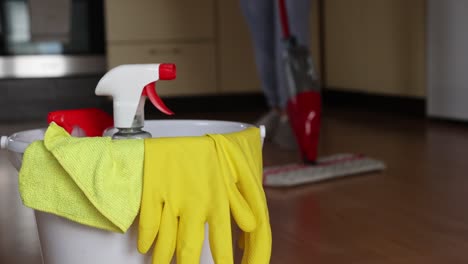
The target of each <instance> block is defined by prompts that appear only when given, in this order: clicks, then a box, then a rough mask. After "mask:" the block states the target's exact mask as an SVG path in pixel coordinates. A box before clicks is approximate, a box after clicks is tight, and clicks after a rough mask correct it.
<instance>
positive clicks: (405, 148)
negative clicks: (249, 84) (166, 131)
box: [0, 109, 468, 264]
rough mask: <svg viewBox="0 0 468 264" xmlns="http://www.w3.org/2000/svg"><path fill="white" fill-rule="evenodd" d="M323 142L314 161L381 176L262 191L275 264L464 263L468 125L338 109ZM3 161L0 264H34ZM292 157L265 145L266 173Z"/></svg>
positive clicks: (27, 218)
mask: <svg viewBox="0 0 468 264" xmlns="http://www.w3.org/2000/svg"><path fill="white" fill-rule="evenodd" d="M193 117H195V118H203V117H204V118H206V116H204V115H194V116H193ZM256 117H258V114H251V113H247V114H245V113H244V114H243V113H232V114H225V115H213V117H212V116H210V117H208V118H217V119H230V120H241V121H252V120H254V119H255V118H256ZM25 126H31V127H34V126H37V124H26V125H23V127H21V129H23V128H24V127H25ZM14 130H20V128H18V127H16V125H0V134H8V133H10V132H11V131H14ZM322 135H323V136H322V141H321V146H320V153H321V155H327V154H333V153H342V152H359V153H364V154H367V155H370V156H372V157H375V158H378V159H382V160H384V161H385V162H386V164H387V166H388V169H387V170H386V171H384V172H381V173H373V174H367V175H361V176H355V177H352V178H345V179H340V180H336V181H330V182H324V183H321V184H313V185H310V186H304V187H298V188H291V189H267V196H268V202H269V207H270V216H271V224H272V229H273V255H272V261H271V263H272V264H285V263H294V264H301V263H320V264H331V263H337V264H338V263H340V264H341V263H347V264H349V263H356V264H358V263H359V264H362V263H369V264H370V263H380V264H390V263H424V264H431V263H468V203H467V202H466V201H468V125H467V124H454V123H447V122H436V121H427V120H424V119H419V118H409V117H406V118H405V117H404V116H401V115H399V116H394V115H391V114H388V113H387V114H383V113H380V114H379V113H369V112H364V111H357V110H349V109H342V110H334V111H332V112H330V111H328V112H327V113H326V116H325V117H324V125H323V132H322ZM5 156H6V155H5V153H1V154H0V263H30V264H36V263H40V249H39V242H38V238H37V234H36V227H35V223H34V218H33V215H32V212H31V211H30V210H29V209H27V208H24V207H23V206H22V205H21V202H20V200H19V197H18V191H17V182H16V174H15V171H14V169H13V168H12V167H11V166H9V165H8V164H7V161H6V158H5ZM297 159H298V156H297V154H296V153H295V152H288V151H280V150H278V149H277V148H275V147H274V146H272V145H270V144H267V145H266V146H265V153H264V160H265V164H267V165H273V164H283V163H287V162H291V161H295V160H297Z"/></svg>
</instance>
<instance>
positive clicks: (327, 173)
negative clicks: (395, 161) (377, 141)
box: [263, 154, 385, 187]
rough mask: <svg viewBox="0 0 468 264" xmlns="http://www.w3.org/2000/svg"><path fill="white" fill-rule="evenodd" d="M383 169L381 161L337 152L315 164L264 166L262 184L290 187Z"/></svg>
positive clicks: (383, 165)
mask: <svg viewBox="0 0 468 264" xmlns="http://www.w3.org/2000/svg"><path fill="white" fill-rule="evenodd" d="M384 169H385V164H384V163H383V162H382V161H379V160H375V159H372V158H369V157H366V156H364V155H359V154H337V155H333V156H328V157H324V158H320V159H318V160H317V164H315V165H305V164H288V165H282V166H272V167H266V168H265V169H264V170H263V179H264V186H267V187H291V186H297V185H303V184H308V183H313V182H319V181H324V180H330V179H336V178H339V177H345V176H351V175H356V174H360V173H366V172H372V171H380V170H384Z"/></svg>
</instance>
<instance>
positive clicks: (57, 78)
mask: <svg viewBox="0 0 468 264" xmlns="http://www.w3.org/2000/svg"><path fill="white" fill-rule="evenodd" d="M252 1H253V0H252ZM46 2H49V1H44V0H29V1H28V0H0V132H1V134H5V135H9V134H11V133H13V132H15V131H20V130H23V129H27V128H34V127H38V126H45V125H46V123H45V121H46V116H47V113H48V112H50V111H54V110H58V109H74V108H83V107H99V108H103V109H106V110H108V111H111V110H112V107H111V101H109V100H108V99H106V98H101V97H97V96H95V94H94V89H95V87H96V84H97V82H98V81H99V79H100V78H101V76H102V75H103V74H104V73H105V72H106V71H108V70H109V69H111V68H113V67H115V66H117V65H120V64H129V63H155V62H173V63H175V64H176V65H177V79H176V80H174V81H170V82H163V81H162V82H158V83H157V87H156V88H157V91H158V93H159V95H160V96H161V97H162V98H163V99H164V101H165V102H166V104H167V105H168V106H169V108H171V109H172V110H174V111H175V112H176V116H175V117H174V118H202V119H211V118H212V119H223V120H239V121H246V122H254V121H255V120H256V119H257V118H258V117H259V116H260V115H261V114H262V113H264V112H266V111H267V110H268V106H267V104H266V102H265V99H264V96H263V93H262V91H261V87H260V86H261V85H260V80H259V76H258V73H257V70H256V66H255V59H254V52H253V48H252V39H251V37H250V34H249V29H248V26H247V24H246V22H245V19H244V17H243V15H242V12H241V9H240V5H239V1H238V0H197V1H193V0H177V1H174V0H132V1H128V0H72V1H70V2H68V4H67V1H57V0H56V1H52V0H50V2H53V3H54V4H51V5H48V4H46ZM467 14H468V1H467V0H316V1H312V6H311V19H310V24H311V40H312V41H311V46H310V47H309V48H310V51H311V53H312V56H313V59H314V62H315V65H316V67H317V69H318V73H319V76H320V79H321V82H322V84H323V88H324V90H323V92H322V94H323V100H324V118H323V124H322V127H321V138H320V148H319V155H327V154H331V153H340V152H353V153H365V154H368V155H371V156H373V157H376V158H379V159H381V160H383V161H384V162H385V163H386V165H387V169H386V170H385V171H384V172H379V173H373V174H370V175H366V176H362V177H356V178H349V179H346V180H339V181H332V182H326V183H321V184H313V185H309V186H302V187H298V188H294V189H286V190H274V189H273V190H272V189H268V190H267V198H268V202H269V206H270V217H271V221H272V228H273V234H274V241H273V257H272V262H271V263H287V262H290V263H443V262H448V263H467V261H468V260H467V256H466V248H467V246H468V240H467V237H468V236H467V235H468V233H467V231H466V230H468V210H467V208H466V206H465V205H464V203H463V201H464V200H465V199H466V193H468V192H467V191H468V190H467V188H466V186H468V180H467V179H466V175H467V171H468V165H467V163H466V157H468V140H467V138H468V137H467V135H468V125H467V123H466V122H467V121H468V103H467V101H468V86H467V83H468V74H466V69H468V52H467V47H468V33H467V31H466V25H468V15H467ZM146 106H147V107H146V108H147V112H146V113H147V118H149V119H151V118H152V119H159V118H167V117H165V116H163V115H162V114H160V113H159V112H158V111H157V110H155V109H153V107H151V105H150V104H147V105H146ZM171 118H172V117H171ZM0 155H2V156H1V159H0V164H1V168H2V169H1V170H0V195H2V197H0V263H40V250H39V244H38V239H37V235H36V233H35V232H36V227H35V222H34V217H33V214H32V212H31V211H30V210H29V209H27V208H25V207H24V206H22V204H21V201H20V200H19V197H18V193H17V179H16V177H14V176H12V175H15V173H16V172H15V171H14V169H13V168H11V166H9V164H8V163H7V160H6V157H5V155H4V154H1V153H0ZM298 159H299V155H298V153H297V152H296V151H287V150H281V149H278V148H277V147H275V146H273V145H271V144H269V143H266V145H265V146H264V162H265V165H277V164H284V163H288V162H292V161H297V160H298ZM285 212H286V213H285ZM18 219H20V220H18ZM316 260H317V261H316Z"/></svg>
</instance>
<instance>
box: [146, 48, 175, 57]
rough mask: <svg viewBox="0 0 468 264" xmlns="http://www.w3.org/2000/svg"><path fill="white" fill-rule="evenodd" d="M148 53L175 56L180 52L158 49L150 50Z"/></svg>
mask: <svg viewBox="0 0 468 264" xmlns="http://www.w3.org/2000/svg"><path fill="white" fill-rule="evenodd" d="M148 53H149V54H150V55H167V54H169V55H177V54H180V53H181V50H180V49H179V48H170V49H158V48H152V49H149V50H148Z"/></svg>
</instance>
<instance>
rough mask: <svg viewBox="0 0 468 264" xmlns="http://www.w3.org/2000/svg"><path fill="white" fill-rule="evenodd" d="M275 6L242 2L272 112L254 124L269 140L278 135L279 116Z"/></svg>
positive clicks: (268, 0)
mask: <svg viewBox="0 0 468 264" xmlns="http://www.w3.org/2000/svg"><path fill="white" fill-rule="evenodd" d="M274 3H275V0H240V4H241V8H242V12H243V13H244V17H245V19H246V21H247V24H248V26H249V30H250V35H251V37H252V42H253V48H254V53H255V62H256V65H257V71H258V73H259V75H260V80H261V84H262V90H263V93H264V95H265V97H266V100H267V102H268V105H269V107H270V111H269V112H268V113H266V114H264V115H263V116H261V117H260V118H259V120H257V122H256V123H255V124H256V125H257V126H260V125H264V126H265V128H266V131H267V132H266V139H271V138H272V136H273V135H274V134H275V131H276V128H277V126H278V122H279V112H280V111H279V101H278V85H277V76H276V63H275V61H276V57H275V51H276V49H275V43H276V42H275V24H274Z"/></svg>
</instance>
